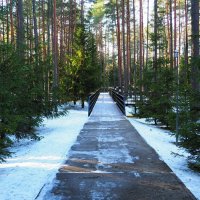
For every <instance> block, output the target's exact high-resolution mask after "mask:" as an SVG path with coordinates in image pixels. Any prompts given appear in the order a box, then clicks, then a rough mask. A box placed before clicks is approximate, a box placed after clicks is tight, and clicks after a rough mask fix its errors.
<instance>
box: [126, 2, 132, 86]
mask: <svg viewBox="0 0 200 200" xmlns="http://www.w3.org/2000/svg"><path fill="white" fill-rule="evenodd" d="M129 4H130V3H129V0H127V2H126V5H127V12H126V13H127V41H126V43H127V45H126V46H127V83H128V86H129V85H130V72H131V46H130V43H131V35H130V5H129Z"/></svg>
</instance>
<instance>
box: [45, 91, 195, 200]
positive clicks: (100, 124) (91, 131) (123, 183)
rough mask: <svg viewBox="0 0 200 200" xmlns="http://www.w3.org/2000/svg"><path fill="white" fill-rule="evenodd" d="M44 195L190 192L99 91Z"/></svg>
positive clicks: (81, 198) (75, 198) (185, 198)
mask: <svg viewBox="0 0 200 200" xmlns="http://www.w3.org/2000/svg"><path fill="white" fill-rule="evenodd" d="M44 199H46V200H47V199H48V200H49V199H55V200H56V199H59V200H104V199H105V200H193V199H195V197H194V196H193V195H192V194H191V193H190V191H189V190H188V189H187V188H186V187H185V186H184V185H183V183H182V182H181V181H180V180H179V179H178V178H177V177H176V175H175V174H174V173H173V172H172V171H171V170H170V168H169V167H168V166H167V165H166V164H165V163H164V162H163V161H162V160H160V158H159V156H158V155H157V153H156V152H155V151H154V150H153V149H152V148H151V147H150V146H149V145H148V144H147V143H146V142H145V141H144V140H143V138H142V137H141V136H140V135H139V134H138V132H137V131H136V130H135V129H134V127H133V126H132V125H131V124H130V122H129V121H128V120H127V119H126V118H125V117H124V116H123V115H122V114H121V112H120V111H119V109H118V108H117V106H116V105H115V103H114V102H113V101H112V99H111V98H110V96H109V95H108V94H105V93H102V94H101V95H100V97H99V99H98V101H97V103H96V105H95V108H94V110H93V113H92V115H91V117H90V118H89V120H88V122H87V123H86V124H85V125H84V127H83V129H82V130H81V132H80V134H79V136H78V137H77V141H76V143H75V144H74V145H73V146H72V148H71V150H70V152H69V154H68V158H67V159H66V161H65V162H64V163H63V165H62V166H61V167H60V169H59V171H58V173H57V175H56V177H55V179H54V182H53V187H52V188H50V189H49V191H48V192H47V193H46V195H45V197H44Z"/></svg>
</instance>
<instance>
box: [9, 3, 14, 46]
mask: <svg viewBox="0 0 200 200" xmlns="http://www.w3.org/2000/svg"><path fill="white" fill-rule="evenodd" d="M12 4H13V1H12V0H10V34H11V43H13V42H14V25H13V5H12Z"/></svg>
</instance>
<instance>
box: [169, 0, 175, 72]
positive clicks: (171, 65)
mask: <svg viewBox="0 0 200 200" xmlns="http://www.w3.org/2000/svg"><path fill="white" fill-rule="evenodd" d="M169 15H170V67H171V69H173V57H174V56H173V27H172V26H173V25H172V0H169Z"/></svg>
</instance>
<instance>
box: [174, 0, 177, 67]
mask: <svg viewBox="0 0 200 200" xmlns="http://www.w3.org/2000/svg"><path fill="white" fill-rule="evenodd" d="M176 9H177V7H176V0H174V51H175V50H177V49H176V48H177V44H176V42H177V41H176V40H177V34H176ZM174 69H176V59H174Z"/></svg>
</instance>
